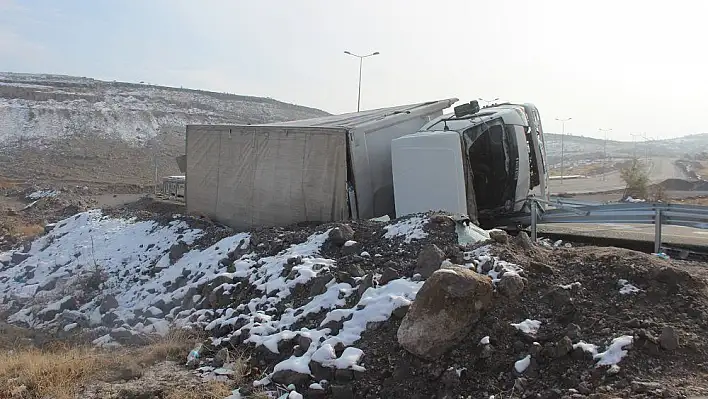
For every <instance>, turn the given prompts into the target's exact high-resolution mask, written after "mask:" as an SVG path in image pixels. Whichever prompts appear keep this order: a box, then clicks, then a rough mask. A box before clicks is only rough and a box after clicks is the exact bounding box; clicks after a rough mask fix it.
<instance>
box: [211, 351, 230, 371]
mask: <svg viewBox="0 0 708 399" xmlns="http://www.w3.org/2000/svg"><path fill="white" fill-rule="evenodd" d="M228 360H229V350H228V349H226V348H221V349H219V351H218V352H216V355H214V361H213V362H212V364H211V365H212V366H214V367H221V366H223V365H224V363H226V362H227V361H228Z"/></svg>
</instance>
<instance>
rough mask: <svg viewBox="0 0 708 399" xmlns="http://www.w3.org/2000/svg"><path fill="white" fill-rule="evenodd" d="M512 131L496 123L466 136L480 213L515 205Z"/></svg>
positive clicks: (475, 127) (470, 131)
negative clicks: (511, 204)
mask: <svg viewBox="0 0 708 399" xmlns="http://www.w3.org/2000/svg"><path fill="white" fill-rule="evenodd" d="M513 129H514V127H513V126H511V125H508V126H507V125H504V123H503V122H502V120H501V119H494V120H491V121H489V122H487V123H483V124H481V125H477V126H474V127H472V128H470V129H467V130H466V131H464V133H463V138H464V142H465V148H466V151H465V153H466V155H467V158H468V160H469V168H470V171H471V172H472V175H473V185H474V191H475V198H476V202H477V207H478V209H479V211H484V210H492V209H498V208H504V207H508V206H509V205H510V202H511V203H513V198H514V190H515V188H516V179H517V177H518V175H517V174H518V170H517V167H516V164H515V161H516V157H515V156H512V155H511V154H513V153H514V151H517V143H516V141H515V136H514V134H513Z"/></svg>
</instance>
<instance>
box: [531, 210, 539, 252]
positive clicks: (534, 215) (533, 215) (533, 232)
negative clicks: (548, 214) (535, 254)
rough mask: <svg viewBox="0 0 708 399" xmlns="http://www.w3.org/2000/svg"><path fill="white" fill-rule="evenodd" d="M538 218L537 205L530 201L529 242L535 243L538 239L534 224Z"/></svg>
mask: <svg viewBox="0 0 708 399" xmlns="http://www.w3.org/2000/svg"><path fill="white" fill-rule="evenodd" d="M537 218H538V204H537V203H536V201H534V200H531V241H533V242H536V240H537V239H538V233H537V230H536V224H537V223H538V221H537Z"/></svg>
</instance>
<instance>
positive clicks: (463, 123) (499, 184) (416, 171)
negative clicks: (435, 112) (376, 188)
mask: <svg viewBox="0 0 708 399" xmlns="http://www.w3.org/2000/svg"><path fill="white" fill-rule="evenodd" d="M391 161H392V172H393V186H394V198H395V208H396V216H403V215H407V214H411V213H417V212H427V211H430V210H443V211H448V212H452V213H458V214H464V215H467V216H468V217H469V218H470V219H471V220H473V221H475V222H477V223H480V224H482V225H485V226H493V225H494V219H495V218H497V217H500V216H509V215H513V214H516V213H525V212H528V208H527V199H528V197H529V196H532V195H533V196H536V197H540V198H542V199H545V200H547V199H548V173H547V170H546V167H547V166H546V153H545V142H544V139H543V129H542V126H541V119H540V116H539V114H538V110H537V109H536V107H535V106H533V105H532V104H498V105H496V104H495V105H492V106H489V107H485V108H482V109H480V108H479V106H478V105H477V102H476V101H472V102H470V103H469V104H463V105H461V106H458V107H455V112H454V113H453V114H447V115H442V116H440V117H438V118H436V119H434V120H431V121H430V122H428V123H427V124H425V125H424V126H423V127H421V128H420V129H419V131H418V132H416V133H414V134H409V135H406V136H403V137H399V138H397V139H394V140H393V141H392V144H391Z"/></svg>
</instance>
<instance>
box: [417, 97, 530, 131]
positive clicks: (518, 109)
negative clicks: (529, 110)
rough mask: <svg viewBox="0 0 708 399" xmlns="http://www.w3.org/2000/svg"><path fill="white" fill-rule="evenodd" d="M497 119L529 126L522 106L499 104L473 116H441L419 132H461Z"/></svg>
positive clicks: (483, 109)
mask: <svg viewBox="0 0 708 399" xmlns="http://www.w3.org/2000/svg"><path fill="white" fill-rule="evenodd" d="M498 118H501V119H502V120H503V121H504V123H505V124H509V125H519V126H528V125H529V122H528V119H527V117H526V113H525V112H524V108H523V106H522V105H518V104H499V105H493V106H490V107H486V108H482V109H480V110H479V111H478V112H476V113H474V114H471V115H465V116H462V117H457V116H455V114H453V113H449V114H445V115H442V116H440V117H438V118H435V119H433V120H431V121H430V122H428V123H426V124H425V125H423V127H421V128H420V132H424V131H428V132H430V131H446V130H453V131H457V132H462V131H464V130H467V129H468V128H470V127H473V126H476V125H480V124H483V123H486V122H488V121H491V120H493V119H498ZM445 126H447V129H446V128H445Z"/></svg>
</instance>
